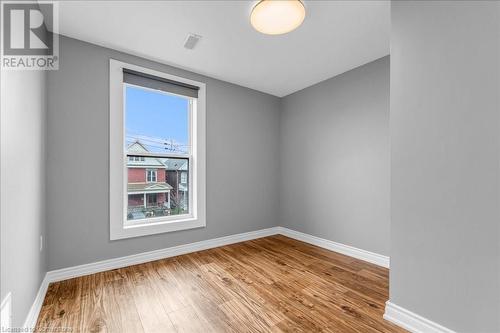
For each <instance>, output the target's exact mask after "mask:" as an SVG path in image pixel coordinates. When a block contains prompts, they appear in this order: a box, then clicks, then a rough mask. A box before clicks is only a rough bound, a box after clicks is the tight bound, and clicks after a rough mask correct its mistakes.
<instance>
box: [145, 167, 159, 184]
mask: <svg viewBox="0 0 500 333" xmlns="http://www.w3.org/2000/svg"><path fill="white" fill-rule="evenodd" d="M150 172H151V175H154V179H155V180H153V177H151V180H149V173H150ZM157 182H158V170H156V169H146V183H157Z"/></svg>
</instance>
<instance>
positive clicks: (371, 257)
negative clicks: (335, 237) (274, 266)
mask: <svg viewBox="0 0 500 333" xmlns="http://www.w3.org/2000/svg"><path fill="white" fill-rule="evenodd" d="M278 228H279V233H280V234H282V235H284V236H287V237H290V238H293V239H297V240H300V241H303V242H306V243H309V244H312V245H316V246H319V247H322V248H325V249H327V250H331V251H335V252H338V253H342V254H345V255H347V256H350V257H353V258H356V259H361V260H364V261H368V262H370V263H372V264H375V265H378V266H382V267H385V268H389V261H390V260H389V257H387V256H383V255H381V254H378V253H373V252H370V251H366V250H362V249H358V248H356V247H353V246H349V245H345V244H341V243H337V242H334V241H331V240H328V239H324V238H319V237H316V236H312V235H309V234H305V233H303V232H298V231H295V230H292V229H288V228H285V227H278Z"/></svg>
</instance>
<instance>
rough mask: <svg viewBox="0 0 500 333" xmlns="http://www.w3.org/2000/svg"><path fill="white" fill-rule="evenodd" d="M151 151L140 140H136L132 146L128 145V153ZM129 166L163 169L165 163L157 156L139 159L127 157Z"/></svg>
mask: <svg viewBox="0 0 500 333" xmlns="http://www.w3.org/2000/svg"><path fill="white" fill-rule="evenodd" d="M147 152H149V151H148V150H147V149H146V147H144V145H143V144H141V143H140V142H139V141H135V142H134V143H132V144H131V145H130V146H128V147H127V154H130V155H133V154H134V153H147ZM127 166H128V167H136V168H156V169H159V168H161V169H163V168H165V165H164V164H163V163H162V162H161V160H160V159H158V158H155V157H142V158H140V159H139V160H138V161H136V160H135V159H132V160H131V159H130V157H128V158H127Z"/></svg>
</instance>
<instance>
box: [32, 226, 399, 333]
mask: <svg viewBox="0 0 500 333" xmlns="http://www.w3.org/2000/svg"><path fill="white" fill-rule="evenodd" d="M388 273H389V272H388V270H387V269H384V268H381V267H378V266H376V265H372V264H369V263H366V262H364V261H360V260H356V259H353V258H351V257H348V256H344V255H341V254H338V253H335V252H331V251H327V250H324V249H321V248H319V247H315V246H312V245H308V244H306V243H302V242H299V241H296V240H292V239H290V238H287V237H284V236H280V235H278V236H272V237H266V238H261V239H257V240H253V241H248V242H243V243H238V244H233V245H229V246H224V247H220V248H216V249H211V250H206V251H201V252H196V253H191V254H187V255H182V256H178V257H173V258H168V259H163V260H159V261H154V262H150V263H146V264H141V265H135V266H130V267H126V268H121V269H116V270H112V271H108V272H103V273H97V274H92V275H88V276H83V277H79V278H74V279H70V280H66V281H62V282H57V283H51V284H50V286H49V289H48V292H47V295H46V297H45V300H44V303H43V307H42V310H41V312H40V316H39V318H38V323H37V328H39V329H42V328H43V329H45V328H56V327H58V328H70V329H71V331H72V332H120V333H122V332H133V333H139V332H318V331H321V332H405V331H404V330H403V329H401V328H398V327H397V326H394V325H392V324H391V323H389V322H387V321H384V320H383V319H382V315H383V312H384V303H385V301H386V300H387V299H388Z"/></svg>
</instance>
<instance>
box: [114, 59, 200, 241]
mask: <svg viewBox="0 0 500 333" xmlns="http://www.w3.org/2000/svg"><path fill="white" fill-rule="evenodd" d="M123 68H127V69H130V70H134V71H138V72H142V73H145V74H150V75H153V76H157V77H161V78H165V79H168V80H173V81H177V82H180V83H185V84H189V85H193V86H197V87H199V91H198V98H197V99H195V100H193V103H190V104H194V105H191V107H192V109H191V111H192V112H191V117H192V120H191V121H190V124H191V126H192V127H191V133H190V134H191V135H190V137H191V146H192V148H191V149H192V153H191V155H192V161H190V162H189V163H190V172H189V174H188V177H189V182H190V183H191V184H192V187H191V189H192V191H191V192H192V193H190V200H192V201H190V204H191V207H190V208H191V209H190V213H189V214H183V215H179V216H172V215H171V216H166V217H162V218H160V217H158V218H153V219H151V221H149V220H148V224H138V225H134V224H133V222H132V224H130V223H129V224H128V225H125V224H124V223H125V222H126V221H127V213H126V208H127V199H128V195H126V194H127V193H126V188H127V185H126V184H127V170H126V166H127V163H126V159H127V158H126V154H125V152H124V142H125V141H124V140H125V121H124V120H125V119H124V118H125V117H124V109H123V106H124V95H123V87H124V82H123ZM118 124H120V125H121V126H119V125H118ZM205 124H206V85H205V83H203V82H198V81H194V80H190V79H186V78H183V77H178V76H175V75H171V74H168V73H165V72H160V71H156V70H153V69H150V68H145V67H142V66H138V65H133V64H129V63H125V62H122V61H118V60H115V59H110V60H109V154H110V156H109V226H110V228H109V230H110V240H117V239H124V238H131V237H139V236H146V235H154V234H159V233H165V232H172V231H178V230H186V229H193V228H200V227H205V226H206V145H205V142H206V125H205ZM191 198H192V199H191Z"/></svg>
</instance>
